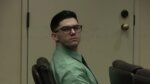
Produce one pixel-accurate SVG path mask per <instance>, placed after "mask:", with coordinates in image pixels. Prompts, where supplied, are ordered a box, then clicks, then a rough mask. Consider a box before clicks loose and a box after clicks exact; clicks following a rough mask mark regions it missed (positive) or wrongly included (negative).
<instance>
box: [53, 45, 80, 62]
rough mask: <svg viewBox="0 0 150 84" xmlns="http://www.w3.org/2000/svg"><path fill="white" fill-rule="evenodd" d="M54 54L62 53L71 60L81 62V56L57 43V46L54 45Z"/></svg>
mask: <svg viewBox="0 0 150 84" xmlns="http://www.w3.org/2000/svg"><path fill="white" fill-rule="evenodd" d="M56 52H59V53H60V52H61V53H64V54H66V55H68V56H71V57H72V58H74V59H76V60H78V61H80V62H82V57H81V54H79V53H78V52H77V51H73V50H70V49H68V48H66V47H64V46H63V45H61V44H59V43H57V45H56Z"/></svg>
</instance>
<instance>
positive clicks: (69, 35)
mask: <svg viewBox="0 0 150 84" xmlns="http://www.w3.org/2000/svg"><path fill="white" fill-rule="evenodd" d="M81 27H82V26H81V25H79V24H78V22H77V20H76V19H75V18H67V19H64V20H62V21H61V22H60V23H59V26H58V28H57V29H56V30H57V32H55V33H53V35H55V40H56V41H57V42H59V43H61V44H63V45H65V46H67V47H70V48H72V47H77V46H78V44H79V42H80V32H81Z"/></svg>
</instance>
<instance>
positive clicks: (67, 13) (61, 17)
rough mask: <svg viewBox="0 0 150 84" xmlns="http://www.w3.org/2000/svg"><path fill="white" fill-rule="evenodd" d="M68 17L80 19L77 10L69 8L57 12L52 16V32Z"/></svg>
mask: <svg viewBox="0 0 150 84" xmlns="http://www.w3.org/2000/svg"><path fill="white" fill-rule="evenodd" d="M67 18H75V19H76V20H77V21H78V19H77V16H76V14H75V12H73V11H69V10H63V11H61V12H59V13H57V14H56V15H55V16H54V17H53V18H52V20H51V24H50V27H51V31H52V32H55V30H56V28H57V27H58V26H59V23H60V22H61V21H62V20H64V19H67Z"/></svg>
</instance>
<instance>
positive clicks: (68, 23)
mask: <svg viewBox="0 0 150 84" xmlns="http://www.w3.org/2000/svg"><path fill="white" fill-rule="evenodd" d="M76 24H78V21H77V20H76V19H75V18H67V19H64V20H62V21H61V22H60V23H59V26H60V27H61V26H72V25H76Z"/></svg>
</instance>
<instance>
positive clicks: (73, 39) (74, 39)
mask: <svg viewBox="0 0 150 84" xmlns="http://www.w3.org/2000/svg"><path fill="white" fill-rule="evenodd" d="M70 40H71V41H78V38H70Z"/></svg>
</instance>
